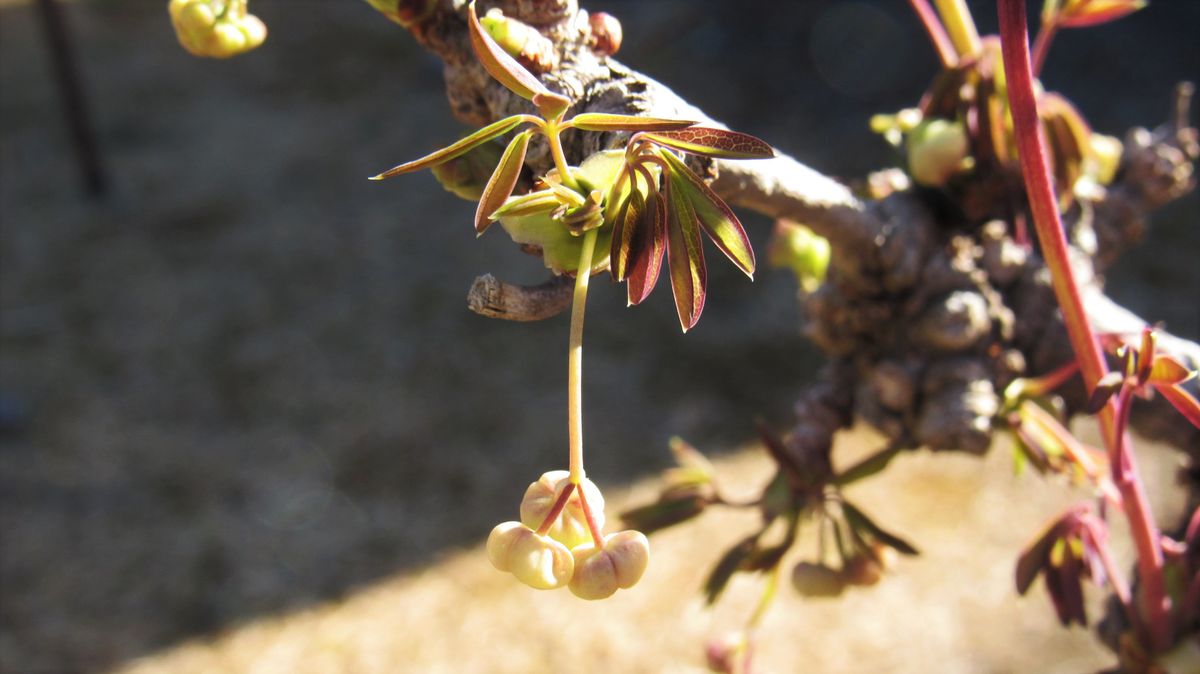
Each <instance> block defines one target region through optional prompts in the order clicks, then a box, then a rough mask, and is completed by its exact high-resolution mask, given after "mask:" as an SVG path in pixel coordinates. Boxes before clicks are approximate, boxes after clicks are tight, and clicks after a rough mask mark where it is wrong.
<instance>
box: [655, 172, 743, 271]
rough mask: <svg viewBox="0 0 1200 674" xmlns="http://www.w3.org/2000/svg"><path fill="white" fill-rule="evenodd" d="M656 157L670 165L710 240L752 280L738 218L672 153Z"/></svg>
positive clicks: (681, 189)
mask: <svg viewBox="0 0 1200 674" xmlns="http://www.w3.org/2000/svg"><path fill="white" fill-rule="evenodd" d="M659 156H661V157H662V158H663V159H665V160H666V161H667V164H669V165H670V166H671V174H672V175H674V176H677V177H678V178H679V180H678V181H677V183H676V184H677V185H678V186H679V187H680V191H681V192H682V193H683V196H684V197H685V198H686V199H687V201H688V203H689V204H690V205H691V207H692V210H693V211H695V213H696V217H697V219H698V220H699V221H700V225H701V226H702V227H704V231H705V232H706V233H707V234H708V236H709V238H710V239H712V241H713V243H715V244H716V245H717V248H719V249H720V250H721V252H722V253H724V254H725V257H727V258H729V260H730V261H731V262H733V264H734V265H736V266H737V268H738V269H741V270H742V272H744V273H745V274H746V276H749V277H750V278H752V279H753V278H754V249H753V248H752V247H751V246H750V238H749V237H747V236H746V230H744V229H743V228H742V223H741V222H740V221H739V220H738V219H737V216H736V215H734V214H733V211H731V210H730V209H729V206H727V205H726V204H725V202H724V201H722V200H721V197H718V196H717V194H716V193H715V192H713V191H712V189H711V188H709V186H708V185H706V184H705V183H704V181H703V180H701V179H700V176H698V175H696V174H695V173H693V172H692V170H691V169H689V168H688V167H687V165H686V164H684V163H683V162H682V161H681V160H680V159H679V158H678V157H676V156H675V155H674V154H673V153H671V152H660V153H659Z"/></svg>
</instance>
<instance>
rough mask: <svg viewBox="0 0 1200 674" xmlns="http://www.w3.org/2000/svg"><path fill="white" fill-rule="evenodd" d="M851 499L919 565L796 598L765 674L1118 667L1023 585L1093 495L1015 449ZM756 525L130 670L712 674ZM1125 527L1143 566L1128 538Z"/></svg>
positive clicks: (665, 537)
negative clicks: (558, 584) (1036, 540)
mask: <svg viewBox="0 0 1200 674" xmlns="http://www.w3.org/2000/svg"><path fill="white" fill-rule="evenodd" d="M871 446H874V443H872V442H871V439H870V437H869V434H868V433H867V432H866V431H858V432H855V433H854V434H848V435H844V436H843V437H842V438H841V443H840V445H839V448H840V450H839V452H840V453H839V460H841V461H847V460H850V459H851V457H852V456H853V455H854V454H856V453H858V451H859V448H864V447H871ZM1140 446H1141V448H1142V451H1143V455H1144V456H1145V457H1146V458H1145V460H1146V467H1145V470H1146V477H1147V479H1148V482H1149V485H1150V493H1151V495H1152V498H1153V499H1154V501H1155V507H1156V510H1157V511H1158V512H1159V513H1160V517H1162V518H1163V519H1164V521H1174V520H1176V519H1177V518H1178V517H1179V516H1180V512H1181V511H1180V508H1181V505H1180V503H1179V502H1178V499H1177V498H1175V497H1176V496H1177V495H1178V492H1177V491H1176V490H1174V489H1172V488H1171V483H1172V480H1173V476H1174V471H1175V466H1176V455H1175V453H1173V452H1172V451H1171V450H1168V449H1164V448H1161V447H1155V446H1153V445H1149V444H1148V443H1142V444H1141V445H1140ZM718 465H719V468H720V473H721V475H722V477H723V478H725V479H726V480H727V483H728V484H729V485H730V487H731V488H734V489H736V490H740V491H743V492H744V493H745V494H746V495H750V494H751V492H752V491H753V488H754V486H755V485H758V484H761V483H762V482H763V480H765V479H766V478H767V476H768V475H769V471H770V469H771V466H770V463H769V461H768V460H767V459H766V458H765V456H764V454H762V453H761V452H759V451H758V450H757V449H755V448H748V449H745V450H743V451H739V452H737V453H735V454H733V455H731V456H729V457H728V458H725V459H722V460H720V461H719V462H718ZM654 489H655V486H654V482H653V481H652V480H647V481H644V482H641V483H639V484H637V485H635V486H633V487H632V488H630V489H622V488H617V487H615V486H614V487H609V489H608V491H609V496H610V499H611V501H612V503H613V505H612V506H610V508H611V509H613V510H615V509H616V508H617V507H619V506H620V505H621V504H628V503H632V502H639V501H642V500H645V499H648V498H651V497H652V495H653V493H654ZM850 496H851V498H853V499H854V500H855V501H856V502H857V503H859V504H860V505H862V506H863V507H864V508H865V509H866V510H867V512H869V513H871V514H872V515H874V516H876V519H877V520H878V521H880V522H881V523H884V525H885V526H888V527H891V528H892V529H894V530H895V531H898V532H901V533H903V534H904V535H905V536H907V537H909V539H910V540H912V541H914V542H916V544H917V545H918V546H919V547H920V548H921V550H922V554H921V556H920V557H918V558H914V559H904V560H901V561H900V562H899V563H898V564H897V565H896V567H895V569H894V570H893V571H892V572H891V573H890V574H889V575H888V577H886V578H885V580H884V581H883V582H882V583H881V584H880V585H878V586H876V587H874V588H867V589H857V590H852V591H850V592H848V593H847V594H846V595H845V596H843V597H842V598H840V599H836V600H805V599H802V598H800V597H798V596H796V595H795V593H794V592H792V591H790V588H785V591H784V592H782V593H781V594H780V595H779V599H778V601H777V603H776V604H775V606H774V607H773V609H772V610H771V613H770V614H769V617H768V618H767V619H766V621H765V624H764V625H763V626H762V628H761V630H760V631H759V634H758V657H757V666H758V670H757V671H760V672H864V673H865V672H914V673H916V672H1045V673H1050V672H1063V673H1064V674H1065V673H1067V672H1071V673H1077V672H1086V671H1095V670H1098V669H1100V668H1102V667H1104V666H1105V665H1106V664H1110V663H1111V658H1110V656H1109V654H1108V653H1106V652H1105V651H1104V650H1103V648H1102V647H1101V646H1100V645H1099V643H1098V642H1097V641H1096V640H1095V638H1094V636H1093V635H1092V634H1091V633H1090V632H1088V631H1086V630H1082V629H1078V628H1076V629H1072V630H1065V629H1061V628H1059V627H1058V626H1057V622H1056V619H1055V618H1054V613H1053V609H1052V608H1051V606H1050V603H1049V600H1048V598H1047V597H1046V596H1045V594H1044V591H1043V588H1042V586H1041V583H1040V581H1039V583H1038V584H1037V585H1035V586H1034V589H1033V591H1032V592H1031V594H1030V595H1029V596H1027V597H1024V598H1020V597H1018V596H1017V595H1016V592H1015V590H1014V589H1013V565H1014V560H1015V557H1016V554H1017V552H1018V551H1019V550H1020V548H1021V546H1022V545H1023V544H1024V543H1025V542H1027V540H1028V539H1029V538H1030V537H1031V536H1033V535H1034V534H1035V533H1036V532H1037V531H1038V530H1039V528H1040V526H1041V525H1042V524H1043V523H1044V522H1045V521H1046V520H1047V519H1048V518H1050V517H1051V516H1052V515H1053V514H1055V513H1056V512H1058V511H1059V510H1060V509H1061V508H1062V507H1063V506H1065V505H1067V504H1069V503H1072V502H1074V501H1076V500H1079V499H1084V498H1086V497H1087V494H1086V493H1084V492H1081V491H1078V490H1072V489H1069V488H1067V487H1065V486H1064V485H1061V484H1057V483H1051V482H1047V481H1045V480H1042V479H1040V478H1037V477H1034V476H1032V475H1025V476H1023V477H1020V478H1015V477H1014V476H1013V474H1012V470H1011V458H1010V454H1009V451H1008V447H1007V445H1006V444H1005V445H1004V446H998V447H995V448H993V451H992V452H991V453H990V454H989V455H988V457H987V458H986V459H982V460H981V459H976V458H972V457H968V456H959V455H934V454H930V453H928V452H921V453H917V454H913V455H911V456H905V457H902V458H901V459H899V460H897V461H896V462H895V463H894V464H893V465H892V466H891V467H890V468H889V469H888V471H886V473H884V474H883V475H881V476H879V477H876V478H873V479H871V480H869V481H868V482H866V483H864V484H862V485H861V486H856V487H855V488H854V489H853V490H852V491H851V492H850ZM514 507H515V504H514ZM507 516H509V514H507V513H499V514H497V518H500V517H507ZM754 519H755V516H754V515H753V514H752V513H745V512H712V513H709V514H707V515H706V516H705V517H703V518H702V519H701V520H700V521H699V522H698V523H695V524H690V525H684V526H680V527H677V528H675V529H671V530H667V531H666V532H663V533H661V534H658V535H656V536H654V537H653V539H652V546H653V562H652V565H651V568H650V570H649V571H648V572H647V575H646V576H645V578H644V579H643V580H642V582H641V583H640V584H639V585H638V586H637V587H636V588H634V589H633V590H631V591H624V592H619V593H618V594H617V596H615V597H614V598H613V599H610V600H608V601H603V602H591V603H589V602H583V601H580V600H577V599H576V598H574V597H573V596H572V595H570V594H569V593H567V592H566V591H558V592H538V591H535V590H530V589H528V588H525V587H524V586H521V585H518V584H517V583H516V582H515V581H513V580H512V579H511V578H510V577H508V576H506V575H504V574H501V573H498V572H496V571H494V570H493V569H492V568H491V567H490V566H489V565H488V562H487V559H486V556H485V554H484V552H483V551H482V549H481V548H480V547H475V548H471V549H468V550H463V551H461V552H458V553H455V554H450V555H448V556H447V557H446V558H445V559H443V560H441V561H439V562H437V563H434V564H431V565H430V566H428V567H427V568H425V569H423V570H421V571H419V572H416V573H411V574H404V575H400V576H397V577H394V578H390V579H387V580H384V581H382V582H379V583H376V584H374V585H371V586H369V587H365V588H363V589H362V590H361V591H359V592H357V593H354V594H352V595H351V596H349V597H347V598H346V599H345V600H344V601H340V602H336V603H330V604H326V605H322V606H318V607H316V608H313V609H311V610H306V611H302V612H299V613H295V614H291V615H283V616H275V617H269V618H265V619H262V620H258V621H255V622H251V623H248V624H245V625H241V626H238V627H236V628H233V629H230V630H229V631H228V632H226V633H225V634H222V635H220V636H218V637H216V638H214V639H212V640H201V641H194V642H191V643H186V644H183V645H181V646H179V647H177V648H172V649H169V650H167V651H164V652H162V653H157V654H154V655H151V656H149V657H146V658H143V659H140V660H137V661H134V662H132V663H130V664H129V666H128V667H126V668H123V669H120V670H118V671H119V672H120V673H121V674H168V673H170V674H193V673H195V674H200V673H208V672H248V673H249V672H253V673H255V674H268V673H275V672H279V673H281V674H282V673H285V672H286V673H292V674H307V673H313V674H317V673H321V674H325V673H329V672H347V673H353V674H374V673H377V672H378V673H384V672H497V673H499V672H514V673H516V672H521V673H535V672H693V671H703V670H704V667H703V664H704V662H703V655H702V653H703V650H702V645H703V643H704V640H705V639H706V638H707V637H709V636H711V635H714V634H719V633H721V632H723V631H725V630H729V629H734V628H736V627H737V626H738V625H739V624H740V622H741V621H742V620H744V618H745V617H746V616H747V615H749V613H750V611H751V610H752V607H753V604H754V601H755V600H756V598H757V596H758V590H759V588H760V587H761V578H756V577H753V576H744V577H739V578H738V579H737V580H736V581H735V582H734V583H733V584H732V586H731V587H730V589H729V591H728V592H727V595H726V597H725V598H724V600H722V601H721V602H720V603H719V605H718V606H717V607H716V608H715V609H713V610H706V609H705V608H704V607H703V605H702V601H701V598H700V595H699V592H698V588H699V586H700V584H701V583H702V582H703V579H704V576H705V574H706V573H707V570H708V569H709V568H710V567H711V565H712V563H713V562H714V561H715V559H716V558H717V557H718V556H719V555H720V553H721V551H722V550H723V549H724V547H726V546H728V545H730V544H731V543H732V542H733V541H735V540H736V539H737V538H738V537H739V533H740V532H742V531H746V530H748V529H749V528H750V527H751V526H753V524H754ZM1114 529H1115V532H1116V539H1117V546H1118V549H1119V550H1120V551H1121V553H1122V554H1121V557H1122V559H1128V548H1127V546H1126V544H1125V543H1126V541H1125V537H1124V532H1123V528H1122V526H1121V525H1120V524H1117V525H1116V526H1115V527H1114ZM803 543H804V545H802V552H798V553H796V555H799V554H804V553H803V551H807V552H809V553H811V546H812V541H811V540H805V541H803ZM796 555H793V557H791V558H789V559H795V558H797V557H796ZM1089 595H1090V599H1091V600H1092V602H1091V607H1090V608H1091V615H1092V616H1098V615H1099V610H1098V607H1097V605H1096V603H1097V601H1098V600H1099V598H1100V597H1101V596H1102V595H1101V593H1100V592H1097V591H1095V590H1091V591H1089Z"/></svg>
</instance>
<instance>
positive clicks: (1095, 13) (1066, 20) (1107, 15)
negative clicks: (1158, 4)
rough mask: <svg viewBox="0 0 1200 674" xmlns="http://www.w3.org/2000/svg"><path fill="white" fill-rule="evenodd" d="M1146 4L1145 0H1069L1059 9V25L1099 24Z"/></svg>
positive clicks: (1070, 26)
mask: <svg viewBox="0 0 1200 674" xmlns="http://www.w3.org/2000/svg"><path fill="white" fill-rule="evenodd" d="M1145 6H1146V2H1145V0H1068V2H1066V3H1065V6H1064V7H1063V8H1062V9H1061V10H1060V11H1059V15H1058V25H1060V26H1062V27H1063V28H1085V27H1088V26H1098V25H1100V24H1102V23H1108V22H1109V21H1116V20H1117V19H1119V18H1121V17H1123V16H1126V15H1128V14H1132V13H1133V12H1136V11H1137V10H1139V9H1142V8H1143V7H1145Z"/></svg>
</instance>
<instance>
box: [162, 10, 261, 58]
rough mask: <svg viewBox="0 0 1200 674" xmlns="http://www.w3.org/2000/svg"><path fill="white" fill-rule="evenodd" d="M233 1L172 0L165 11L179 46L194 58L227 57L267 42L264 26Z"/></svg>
mask: <svg viewBox="0 0 1200 674" xmlns="http://www.w3.org/2000/svg"><path fill="white" fill-rule="evenodd" d="M231 2H232V0H228V1H226V2H220V1H218V0H171V3H170V4H168V5H167V11H168V12H169V13H170V15H171V24H172V25H173V26H174V27H175V36H176V37H177V38H178V39H179V44H180V45H182V46H183V48H184V49H186V50H187V51H188V52H189V53H191V54H193V55H195V56H206V57H211V58H228V57H230V56H234V55H237V54H241V53H243V52H247V51H250V50H251V49H254V48H255V47H257V46H259V45H260V44H262V43H263V41H264V40H266V39H267V27H266V25H265V24H263V22H262V21H261V20H260V19H259V18H258V17H256V16H254V15H252V14H247V13H246V6H245V4H244V3H241V4H238V3H234V4H230V3H231Z"/></svg>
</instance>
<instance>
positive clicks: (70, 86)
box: [37, 0, 107, 198]
mask: <svg viewBox="0 0 1200 674" xmlns="http://www.w3.org/2000/svg"><path fill="white" fill-rule="evenodd" d="M37 8H38V14H39V15H40V16H41V19H42V30H43V31H44V32H45V34H46V40H47V41H48V42H49V44H50V60H51V61H52V65H53V68H54V79H55V82H56V83H57V85H58V91H59V97H60V99H61V103H62V108H63V112H64V114H65V115H66V122H67V130H68V131H69V132H70V134H71V145H72V147H73V148H74V150H75V161H76V163H77V164H78V166H79V171H80V174H81V176H82V178H83V188H84V192H85V193H86V194H87V195H88V196H90V197H97V198H98V197H101V196H103V195H104V192H105V188H106V182H107V181H106V180H105V176H104V170H103V168H102V167H101V166H100V154H99V152H98V150H97V148H96V134H95V131H94V130H93V129H92V123H91V119H89V117H88V109H87V101H86V99H85V98H84V95H83V88H82V86H81V85H80V81H79V70H78V68H77V67H76V61H75V52H74V49H73V45H72V44H71V36H70V33H69V31H68V29H67V24H66V21H64V19H63V14H62V8H61V7H59V5H58V3H57V2H56V0H37Z"/></svg>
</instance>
